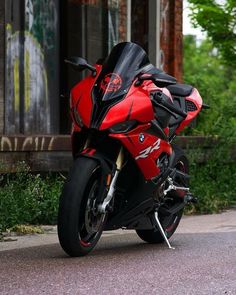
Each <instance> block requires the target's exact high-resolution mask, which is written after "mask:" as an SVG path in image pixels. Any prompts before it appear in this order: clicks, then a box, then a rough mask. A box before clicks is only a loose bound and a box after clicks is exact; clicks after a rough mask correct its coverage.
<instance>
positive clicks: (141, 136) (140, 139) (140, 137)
mask: <svg viewBox="0 0 236 295" xmlns="http://www.w3.org/2000/svg"><path fill="white" fill-rule="evenodd" d="M144 139H145V136H144V134H143V133H141V134H139V141H140V142H142V143H143V142H144Z"/></svg>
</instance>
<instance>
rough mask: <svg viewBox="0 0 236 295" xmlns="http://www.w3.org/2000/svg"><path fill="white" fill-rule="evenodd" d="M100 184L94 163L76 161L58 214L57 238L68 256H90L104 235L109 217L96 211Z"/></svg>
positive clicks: (64, 190)
mask: <svg viewBox="0 0 236 295" xmlns="http://www.w3.org/2000/svg"><path fill="white" fill-rule="evenodd" d="M100 180H101V168H100V166H99V165H98V163H97V162H96V161H95V160H93V159H89V158H78V159H76V160H75V162H74V165H73V167H72V169H71V171H70V173H69V176H68V179H67V181H66V183H65V185H64V188H63V191H62V194H61V197H60V202H59V212H58V237H59V241H60V244H61V247H62V248H63V250H64V251H65V252H66V253H67V254H68V255H69V256H72V257H77V256H84V255H87V254H88V253H89V252H90V251H91V250H92V249H93V248H94V247H95V246H96V244H97V242H98V240H99V238H100V236H101V234H102V231H103V228H104V225H105V223H106V214H101V213H98V212H97V210H96V208H95V200H96V197H97V194H98V191H99V185H100V184H101V181H100Z"/></svg>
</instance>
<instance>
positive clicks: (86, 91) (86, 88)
mask: <svg viewBox="0 0 236 295" xmlns="http://www.w3.org/2000/svg"><path fill="white" fill-rule="evenodd" d="M95 67H96V70H97V75H96V76H95V77H93V76H92V75H90V76H88V77H87V78H85V79H83V80H82V81H81V82H79V83H78V84H77V85H75V87H74V88H73V89H72V90H71V108H73V107H76V108H77V111H78V113H79V115H80V117H81V119H82V121H83V124H84V125H85V126H86V127H89V125H90V120H91V116H92V109H93V101H92V93H91V92H92V89H93V86H94V84H95V82H96V79H97V77H98V76H99V74H100V72H101V70H102V66H101V65H95ZM72 120H73V116H72ZM74 123H75V124H76V122H74Z"/></svg>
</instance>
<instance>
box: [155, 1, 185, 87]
mask: <svg viewBox="0 0 236 295" xmlns="http://www.w3.org/2000/svg"><path fill="white" fill-rule="evenodd" d="M182 10H183V1H182V0H175V1H172V0H161V27H160V30H161V64H162V66H163V69H164V70H165V71H166V72H167V73H169V74H172V75H173V76H175V77H176V78H177V79H178V81H182V58H183V43H182V38H183V36H182Z"/></svg>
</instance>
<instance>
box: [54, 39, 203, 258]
mask: <svg viewBox="0 0 236 295" xmlns="http://www.w3.org/2000/svg"><path fill="white" fill-rule="evenodd" d="M66 62H67V63H68V64H71V65H72V66H73V67H74V68H75V69H77V70H79V71H82V70H84V69H88V70H90V71H91V75H89V76H88V77H86V78H85V79H83V80H82V81H81V82H80V83H78V84H77V85H76V86H75V87H74V88H73V89H72V91H71V98H70V108H71V117H72V120H73V128H72V150H73V156H74V164H73V167H72V169H71V171H70V173H69V176H68V179H67V181H66V183H65V185H64V189H63V192H62V195H61V198H60V205H59V215H58V235H59V240H60V244H61V246H62V248H63V249H64V250H65V252H66V253H67V254H69V255H70V256H83V255H86V254H88V253H89V252H90V251H91V250H92V249H93V248H94V246H95V245H96V244H97V242H98V240H99V238H100V236H101V234H102V231H103V230H113V229H118V228H126V229H134V230H136V232H137V234H138V236H139V237H140V238H141V239H143V240H144V241H146V242H148V243H161V242H163V241H166V243H167V244H168V246H169V247H170V248H171V246H170V243H169V240H168V239H169V238H170V237H171V236H172V235H173V233H174V232H175V230H176V228H177V226H178V224H179V222H180V219H181V217H182V213H183V209H184V207H185V205H186V204H187V203H189V202H194V201H195V198H194V197H193V195H192V194H191V193H190V192H189V187H188V180H189V175H188V172H189V167H188V160H187V158H186V156H185V154H184V152H183V151H182V150H181V149H180V148H179V147H178V146H177V145H175V144H173V143H172V142H173V139H174V138H175V137H176V135H177V134H178V133H179V132H180V131H181V130H182V129H183V128H184V127H185V126H187V125H189V123H190V122H191V121H192V120H193V119H194V118H195V117H196V116H197V114H198V113H199V112H200V110H201V108H202V106H203V105H202V99H201V96H200V95H199V93H198V91H197V89H195V88H193V87H192V86H190V85H184V84H178V83H176V79H175V78H174V77H172V76H170V75H167V74H166V73H164V72H162V71H160V70H158V69H157V68H155V67H154V66H153V65H152V64H151V63H150V61H149V59H148V56H147V54H146V52H145V51H144V50H143V49H142V48H141V47H140V46H138V45H137V44H135V43H131V42H124V43H120V44H118V45H116V46H115V47H114V48H113V49H112V51H111V53H110V55H109V56H108V57H107V58H106V59H105V60H104V61H103V62H101V61H100V62H98V63H97V64H96V65H95V66H91V65H89V64H88V63H87V62H86V60H84V59H82V58H71V59H69V60H67V61H66Z"/></svg>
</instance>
